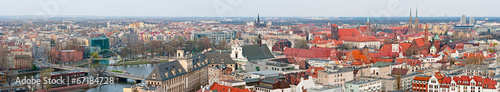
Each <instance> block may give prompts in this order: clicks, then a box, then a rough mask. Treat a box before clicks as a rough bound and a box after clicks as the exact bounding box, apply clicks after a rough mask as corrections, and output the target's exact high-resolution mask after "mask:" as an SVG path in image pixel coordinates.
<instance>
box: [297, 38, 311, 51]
mask: <svg viewBox="0 0 500 92" xmlns="http://www.w3.org/2000/svg"><path fill="white" fill-rule="evenodd" d="M295 48H301V49H308V48H309V46H307V41H306V40H303V39H301V40H298V41H295Z"/></svg>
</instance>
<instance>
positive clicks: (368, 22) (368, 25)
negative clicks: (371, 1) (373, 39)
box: [365, 14, 371, 36]
mask: <svg viewBox="0 0 500 92" xmlns="http://www.w3.org/2000/svg"><path fill="white" fill-rule="evenodd" d="M370 32H371V28H370V14H368V16H367V17H366V32H365V35H367V36H369V35H370Z"/></svg>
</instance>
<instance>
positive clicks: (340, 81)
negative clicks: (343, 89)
mask: <svg viewBox="0 0 500 92" xmlns="http://www.w3.org/2000/svg"><path fill="white" fill-rule="evenodd" d="M351 80H354V73H353V71H352V70H348V69H343V68H341V69H332V70H323V71H319V72H318V79H317V80H316V83H319V84H323V85H326V84H329V85H335V86H344V85H345V82H346V81H351Z"/></svg>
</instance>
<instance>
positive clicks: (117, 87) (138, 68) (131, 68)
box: [79, 61, 158, 92]
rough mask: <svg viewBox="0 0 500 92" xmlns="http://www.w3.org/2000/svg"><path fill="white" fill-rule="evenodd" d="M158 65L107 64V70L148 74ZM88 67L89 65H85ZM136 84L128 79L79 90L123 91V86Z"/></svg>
mask: <svg viewBox="0 0 500 92" xmlns="http://www.w3.org/2000/svg"><path fill="white" fill-rule="evenodd" d="M113 62H114V61H109V63H113ZM100 63H108V62H100ZM156 65H158V64H157V63H155V64H139V65H122V66H106V69H107V70H124V71H127V72H128V73H130V74H138V75H144V76H148V75H149V73H151V71H153V68H154V67H155V66H156ZM84 67H86V68H88V66H84ZM132 85H134V80H130V79H129V80H127V81H126V82H122V81H121V82H115V84H111V85H103V86H99V87H96V88H90V89H82V90H79V91H86V92H122V91H123V88H125V87H130V86H132Z"/></svg>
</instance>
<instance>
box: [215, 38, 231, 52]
mask: <svg viewBox="0 0 500 92" xmlns="http://www.w3.org/2000/svg"><path fill="white" fill-rule="evenodd" d="M217 49H220V50H228V49H229V47H228V43H227V41H226V40H222V41H221V42H220V43H219V45H217Z"/></svg>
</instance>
